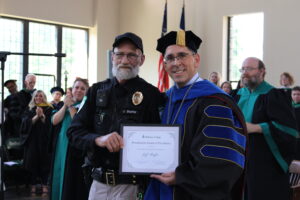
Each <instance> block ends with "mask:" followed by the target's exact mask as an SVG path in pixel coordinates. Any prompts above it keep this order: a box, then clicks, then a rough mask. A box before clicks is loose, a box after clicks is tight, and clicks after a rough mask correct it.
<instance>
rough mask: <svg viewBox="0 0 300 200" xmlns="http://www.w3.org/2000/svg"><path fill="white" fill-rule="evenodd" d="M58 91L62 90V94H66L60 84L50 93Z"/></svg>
mask: <svg viewBox="0 0 300 200" xmlns="http://www.w3.org/2000/svg"><path fill="white" fill-rule="evenodd" d="M56 91H58V92H60V93H61V94H62V95H64V94H65V92H64V90H63V89H62V88H61V87H59V86H56V87H53V88H51V90H50V93H51V94H52V93H53V92H56Z"/></svg>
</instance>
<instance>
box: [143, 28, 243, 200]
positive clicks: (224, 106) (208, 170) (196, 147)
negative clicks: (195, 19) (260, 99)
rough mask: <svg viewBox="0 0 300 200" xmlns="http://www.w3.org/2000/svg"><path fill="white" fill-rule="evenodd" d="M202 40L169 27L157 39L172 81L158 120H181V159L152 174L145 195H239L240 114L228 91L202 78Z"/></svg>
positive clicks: (155, 198) (152, 198) (210, 198)
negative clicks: (167, 169)
mask: <svg viewBox="0 0 300 200" xmlns="http://www.w3.org/2000/svg"><path fill="white" fill-rule="evenodd" d="M200 43H201V39H200V38H199V37H198V36H196V35H195V34H194V33H193V32H191V31H186V32H185V31H179V32H175V31H172V32H170V33H168V34H167V35H165V36H163V37H162V38H160V39H159V40H158V44H157V50H158V51H159V52H161V53H162V54H163V56H164V69H165V70H166V71H167V72H168V74H169V76H171V78H172V79H173V80H174V82H175V86H173V87H172V88H171V89H170V90H169V91H167V96H168V102H167V105H166V106H165V110H164V112H163V117H162V122H163V123H164V124H180V125H181V130H182V131H181V141H182V144H181V146H180V147H181V149H180V150H181V162H180V164H179V166H178V167H177V168H176V170H175V171H173V172H167V173H163V174H160V175H154V174H153V175H151V177H152V178H153V179H152V180H151V183H150V185H149V186H148V189H147V191H146V194H145V200H171V199H175V200H183V199H184V200H220V199H222V200H232V199H241V192H242V189H241V188H242V184H241V182H242V181H241V177H242V174H243V171H244V165H245V148H246V136H245V123H244V118H243V115H242V113H241V111H240V110H239V108H238V107H237V105H236V104H235V103H234V102H233V100H232V99H231V97H229V95H227V94H225V92H223V91H222V90H221V89H220V88H218V87H217V86H215V85H214V84H212V83H211V82H209V81H207V80H204V79H202V78H200V76H199V74H198V72H197V70H198V67H199V64H200V55H199V54H198V53H197V49H198V48H199V46H200Z"/></svg>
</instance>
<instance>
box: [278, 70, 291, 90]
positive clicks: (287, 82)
mask: <svg viewBox="0 0 300 200" xmlns="http://www.w3.org/2000/svg"><path fill="white" fill-rule="evenodd" d="M280 85H281V86H282V88H291V86H292V85H294V78H293V76H292V75H291V74H290V73H288V72H283V73H282V74H281V75H280Z"/></svg>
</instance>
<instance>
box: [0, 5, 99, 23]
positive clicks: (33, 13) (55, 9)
mask: <svg viewBox="0 0 300 200" xmlns="http://www.w3.org/2000/svg"><path fill="white" fill-rule="evenodd" d="M93 2H94V0H84V1H82V0H51V1H47V0H21V1H20V0H1V1H0V3H1V4H0V5H1V6H0V7H1V10H0V11H1V13H2V14H6V15H11V16H18V17H24V18H33V19H40V20H46V21H53V22H61V23H64V24H75V25H78V26H85V27H87V26H90V27H91V26H93V4H94V3H93Z"/></svg>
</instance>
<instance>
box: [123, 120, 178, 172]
mask: <svg viewBox="0 0 300 200" xmlns="http://www.w3.org/2000/svg"><path fill="white" fill-rule="evenodd" d="M121 135H122V136H123V140H124V148H123V149H122V150H121V156H120V174H154V173H155V174H156V173H164V172H171V171H175V169H176V167H177V166H178V165H179V163H180V125H149V124H139V125H133V124H130V125H126V124H124V125H122V126H121Z"/></svg>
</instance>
